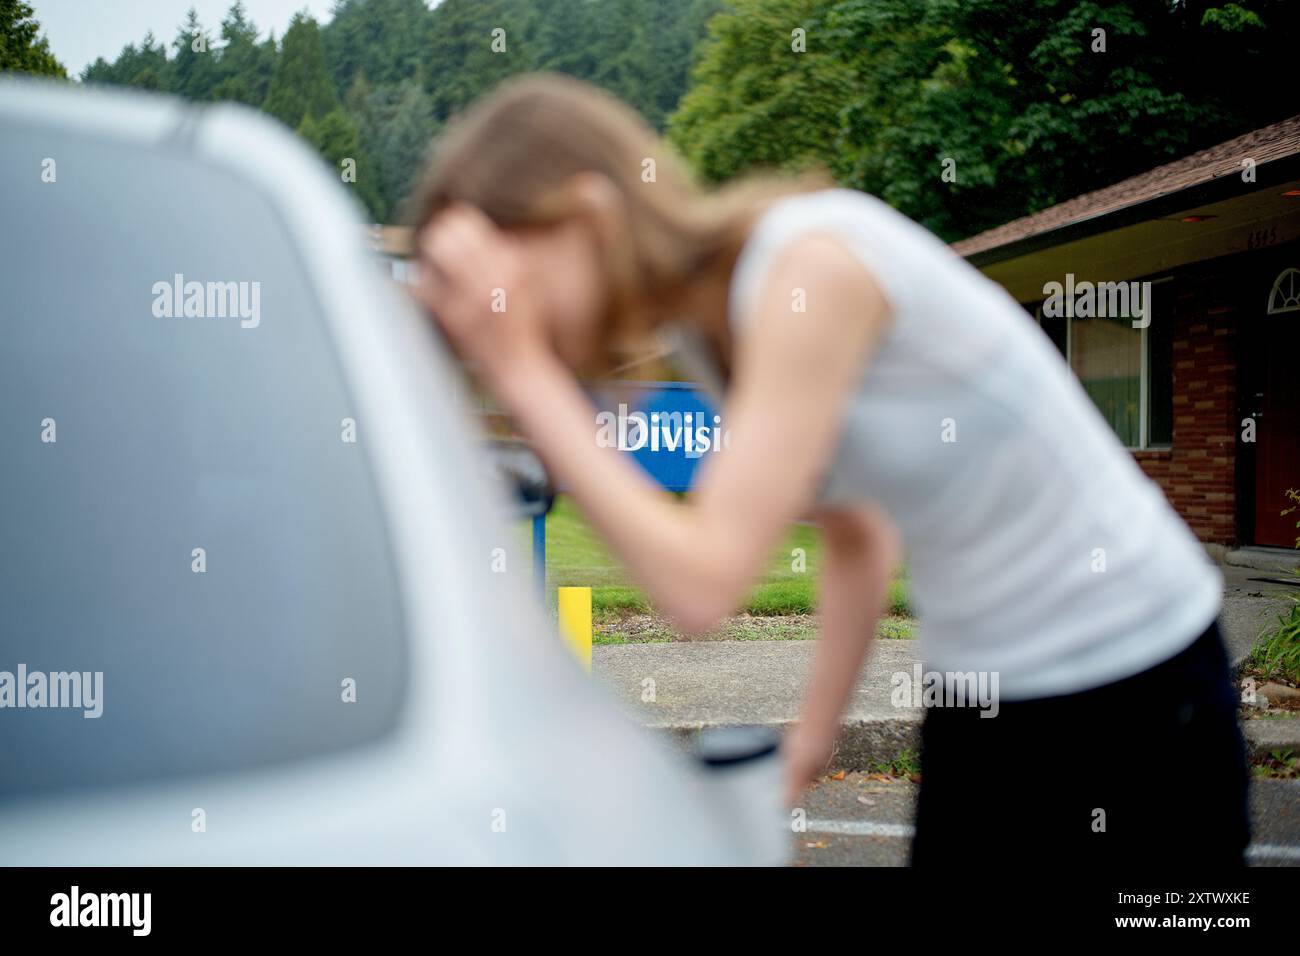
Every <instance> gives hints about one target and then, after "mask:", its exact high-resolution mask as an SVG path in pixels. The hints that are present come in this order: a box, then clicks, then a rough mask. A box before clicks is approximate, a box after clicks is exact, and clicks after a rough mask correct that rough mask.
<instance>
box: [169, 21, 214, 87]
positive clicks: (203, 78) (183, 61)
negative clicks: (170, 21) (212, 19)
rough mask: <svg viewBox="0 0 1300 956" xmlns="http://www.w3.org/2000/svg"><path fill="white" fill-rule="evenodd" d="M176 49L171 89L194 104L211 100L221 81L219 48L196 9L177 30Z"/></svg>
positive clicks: (174, 48) (173, 45) (174, 46)
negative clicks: (218, 66) (196, 101)
mask: <svg viewBox="0 0 1300 956" xmlns="http://www.w3.org/2000/svg"><path fill="white" fill-rule="evenodd" d="M172 49H173V50H174V51H175V57H174V58H173V59H172V61H171V69H172V75H171V83H170V86H169V89H171V90H172V91H173V92H175V93H179V94H180V95H181V96H184V97H187V98H189V99H192V100H206V99H208V98H210V96H211V94H212V90H213V89H214V88H215V87H216V85H217V82H218V79H219V76H218V70H217V52H216V46H215V44H214V43H213V40H212V37H211V36H210V35H209V34H208V31H207V30H206V29H204V27H203V24H202V23H200V22H199V14H198V12H197V11H196V10H195V9H194V8H193V7H190V9H189V12H188V13H187V14H186V15H185V22H184V23H182V24H181V26H180V28H179V29H178V30H177V32H176V39H175V40H173V41H172Z"/></svg>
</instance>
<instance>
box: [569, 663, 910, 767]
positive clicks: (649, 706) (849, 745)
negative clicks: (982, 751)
mask: <svg viewBox="0 0 1300 956" xmlns="http://www.w3.org/2000/svg"><path fill="white" fill-rule="evenodd" d="M815 648H816V642H815V641H698V642H688V643H655V644H620V645H612V646H598V647H595V648H593V649H592V651H593V654H592V671H593V673H594V674H595V676H596V678H597V679H598V680H600V681H601V682H602V683H604V684H605V685H607V686H608V687H609V688H610V689H611V690H613V691H614V693H615V694H616V695H617V696H618V698H619V699H620V701H621V702H622V703H623V704H624V706H625V707H626V708H627V709H628V710H629V711H630V712H631V713H632V715H633V716H634V717H636V719H638V720H640V721H641V722H642V723H644V724H645V725H646V726H648V727H652V728H656V729H662V730H666V731H670V732H673V733H675V734H677V735H679V736H683V737H688V736H690V735H691V734H693V733H694V732H695V731H697V730H699V729H700V728H701V727H709V726H719V725H726V724H768V725H772V726H776V727H778V728H784V727H785V726H787V725H788V724H790V723H792V722H793V721H794V720H795V719H796V718H797V717H798V713H799V700H800V696H801V694H802V693H803V685H804V681H805V679H806V677H807V672H808V663H809V661H811V660H812V653H813V651H814V649H815ZM919 661H920V658H918V657H917V656H916V642H915V641H910V640H882V641H877V642H876V644H875V650H874V653H873V654H872V657H871V659H870V660H869V661H868V662H867V664H866V666H865V667H863V669H862V673H861V674H860V675H859V677H858V689H857V693H856V694H855V695H854V698H853V702H852V704H851V705H850V707H849V710H848V713H847V714H846V715H845V717H844V729H843V731H842V732H841V734H840V741H839V744H838V746H837V752H836V766H846V767H853V768H855V769H866V768H867V767H868V765H869V762H870V761H871V760H872V759H876V760H883V759H892V758H893V757H896V756H898V755H899V754H900V753H902V752H903V751H904V750H907V749H909V748H910V749H913V750H917V749H919V735H918V731H919V729H920V726H921V725H920V720H921V716H922V711H921V709H920V708H917V709H910V710H900V709H898V708H895V707H894V706H892V705H891V703H890V690H891V687H892V684H891V676H892V675H893V674H894V673H895V672H900V671H901V672H906V673H907V674H908V675H909V681H910V675H911V673H912V670H913V665H914V664H916V663H918V662H919Z"/></svg>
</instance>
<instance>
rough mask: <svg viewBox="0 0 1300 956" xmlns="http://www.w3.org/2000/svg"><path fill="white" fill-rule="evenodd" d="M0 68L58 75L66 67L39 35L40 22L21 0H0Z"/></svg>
mask: <svg viewBox="0 0 1300 956" xmlns="http://www.w3.org/2000/svg"><path fill="white" fill-rule="evenodd" d="M0 70H12V71H13V72H16V73H34V74H37V75H40V76H58V77H62V78H63V79H67V76H68V71H67V70H65V69H64V68H63V64H62V63H60V62H59V61H58V60H57V59H55V58H54V54H53V53H51V52H50V45H49V41H47V40H46V39H45V37H43V36H41V25H40V24H39V23H37V22H36V20H35V19H33V17H32V8H31V5H30V4H28V3H24V2H23V0H0Z"/></svg>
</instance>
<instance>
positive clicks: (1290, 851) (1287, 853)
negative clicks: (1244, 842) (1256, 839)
mask: <svg viewBox="0 0 1300 956" xmlns="http://www.w3.org/2000/svg"><path fill="white" fill-rule="evenodd" d="M1246 857H1247V858H1248V859H1251V860H1289V861H1291V862H1292V863H1300V846H1278V845H1277V844H1274V843H1252V844H1251V845H1250V846H1248V847H1246Z"/></svg>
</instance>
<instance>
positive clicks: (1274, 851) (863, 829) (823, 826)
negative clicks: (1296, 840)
mask: <svg viewBox="0 0 1300 956" xmlns="http://www.w3.org/2000/svg"><path fill="white" fill-rule="evenodd" d="M804 827H805V832H807V833H834V834H837V835H839V836H878V837H895V838H897V839H900V840H905V839H911V838H912V837H913V836H915V835H916V827H914V826H912V825H911V824H910V823H877V822H875V821H874V820H809V821H808V822H807V823H806V824H804ZM1246 857H1247V859H1251V860H1286V861H1288V862H1291V863H1300V846H1279V845H1278V844H1275V843H1252V844H1251V845H1250V846H1248V847H1247V848H1246Z"/></svg>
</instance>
